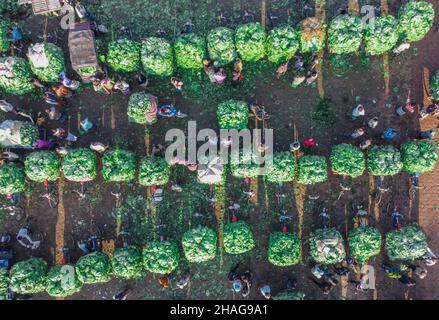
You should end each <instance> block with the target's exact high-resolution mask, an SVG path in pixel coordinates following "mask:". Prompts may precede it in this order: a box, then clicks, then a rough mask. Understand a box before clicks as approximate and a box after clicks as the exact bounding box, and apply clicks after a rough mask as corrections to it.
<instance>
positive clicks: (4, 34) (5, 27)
mask: <svg viewBox="0 0 439 320" xmlns="http://www.w3.org/2000/svg"><path fill="white" fill-rule="evenodd" d="M9 28H10V24H9V22H8V21H6V20H2V21H0V53H3V52H7V51H8V50H9V46H10V42H9V35H8V32H9Z"/></svg>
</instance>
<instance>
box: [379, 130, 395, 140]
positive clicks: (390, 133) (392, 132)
mask: <svg viewBox="0 0 439 320" xmlns="http://www.w3.org/2000/svg"><path fill="white" fill-rule="evenodd" d="M396 135H397V131H396V129H394V128H389V129H387V130H386V131H384V133H383V135H382V136H381V137H382V138H383V139H393V138H395V137H396Z"/></svg>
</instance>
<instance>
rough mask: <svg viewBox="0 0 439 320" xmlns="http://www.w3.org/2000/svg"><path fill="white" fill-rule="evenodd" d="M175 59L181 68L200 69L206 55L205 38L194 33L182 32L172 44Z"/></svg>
mask: <svg viewBox="0 0 439 320" xmlns="http://www.w3.org/2000/svg"><path fill="white" fill-rule="evenodd" d="M174 52H175V61H176V62H177V65H178V66H180V67H181V68H183V69H201V68H203V60H204V59H205V58H206V57H207V51H206V40H205V39H204V38H203V37H199V36H197V35H195V34H192V33H190V34H183V35H181V36H180V37H178V38H177V40H176V41H175V44H174Z"/></svg>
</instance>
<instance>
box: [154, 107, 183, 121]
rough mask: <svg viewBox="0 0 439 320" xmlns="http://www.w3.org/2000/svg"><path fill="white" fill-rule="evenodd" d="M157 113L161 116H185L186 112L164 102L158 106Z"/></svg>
mask: <svg viewBox="0 0 439 320" xmlns="http://www.w3.org/2000/svg"><path fill="white" fill-rule="evenodd" d="M158 114H159V115H160V116H162V117H177V118H185V117H187V115H186V114H184V113H181V112H180V111H177V109H176V108H175V107H174V105H173V104H166V105H163V106H161V107H160V108H159V111H158Z"/></svg>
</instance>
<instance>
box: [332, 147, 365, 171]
mask: <svg viewBox="0 0 439 320" xmlns="http://www.w3.org/2000/svg"><path fill="white" fill-rule="evenodd" d="M330 160H331V167H332V170H333V171H334V172H336V173H337V174H340V175H346V176H350V177H352V178H356V177H359V176H361V175H362V174H363V172H364V169H365V167H366V161H365V159H364V154H363V152H362V151H361V150H360V149H359V148H358V147H355V146H353V145H350V144H347V143H342V144H339V145H336V146H334V147H333V148H332V152H331V157H330Z"/></svg>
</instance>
